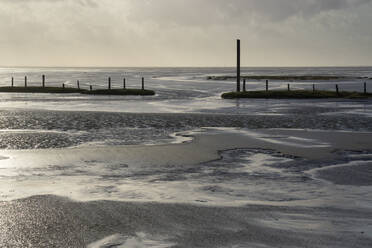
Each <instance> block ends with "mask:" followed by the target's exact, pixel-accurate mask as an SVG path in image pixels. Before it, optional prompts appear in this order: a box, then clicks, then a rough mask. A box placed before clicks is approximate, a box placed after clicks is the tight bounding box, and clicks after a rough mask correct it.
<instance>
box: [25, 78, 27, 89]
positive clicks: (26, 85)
mask: <svg viewBox="0 0 372 248" xmlns="http://www.w3.org/2000/svg"><path fill="white" fill-rule="evenodd" d="M25 88H27V76H25Z"/></svg>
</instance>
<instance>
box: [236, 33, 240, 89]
mask: <svg viewBox="0 0 372 248" xmlns="http://www.w3.org/2000/svg"><path fill="white" fill-rule="evenodd" d="M236 91H237V92H240V40H239V39H238V40H237V61H236Z"/></svg>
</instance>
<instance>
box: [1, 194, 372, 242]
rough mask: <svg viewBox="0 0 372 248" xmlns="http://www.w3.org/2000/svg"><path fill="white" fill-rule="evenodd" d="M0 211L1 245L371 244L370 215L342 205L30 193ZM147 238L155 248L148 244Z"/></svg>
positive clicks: (5, 203) (5, 205) (2, 207)
mask: <svg viewBox="0 0 372 248" xmlns="http://www.w3.org/2000/svg"><path fill="white" fill-rule="evenodd" d="M0 213H1V214H0V216H1V218H0V229H1V232H0V242H1V243H2V245H3V246H5V247H66V248H67V247H69V248H72V247H79V248H80V247H85V246H86V245H89V244H90V246H89V247H119V245H123V246H120V247H233V246H234V245H236V246H235V247H370V246H371V245H372V237H371V236H368V235H367V234H366V232H367V228H370V225H371V221H370V220H371V218H372V213H371V212H367V211H363V210H355V211H348V210H344V209H342V208H306V207H271V206H259V205H251V206H242V207H206V206H197V205H185V204H161V203H128V202H113V201H94V202H85V203H82V202H74V201H71V200H68V199H66V198H61V197H56V196H34V197H31V198H27V199H22V200H17V201H13V202H3V203H1V204H0ZM369 235H370V233H369ZM107 237H108V238H107ZM104 238H106V239H105V240H102V239H104ZM100 240H101V241H100ZM123 240H127V242H126V243H125V242H124V243H122V241H123ZM97 241H98V242H97ZM150 242H151V244H153V246H147V245H146V244H149V243H150ZM131 245H136V246H131Z"/></svg>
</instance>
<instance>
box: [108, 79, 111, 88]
mask: <svg viewBox="0 0 372 248" xmlns="http://www.w3.org/2000/svg"><path fill="white" fill-rule="evenodd" d="M108 89H109V90H111V77H109V78H108Z"/></svg>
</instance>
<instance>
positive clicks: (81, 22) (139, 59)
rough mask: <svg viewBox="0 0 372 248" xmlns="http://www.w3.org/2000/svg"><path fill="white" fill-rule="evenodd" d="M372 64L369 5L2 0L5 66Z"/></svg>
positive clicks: (294, 0) (315, 0)
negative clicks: (239, 58) (238, 48)
mask: <svg viewBox="0 0 372 248" xmlns="http://www.w3.org/2000/svg"><path fill="white" fill-rule="evenodd" d="M237 38H240V39H241V40H242V64H243V65H246V66H333V65H336V66H337V65H341V66H342V65H344V66H348V65H372V0H0V65H2V66H23V65H26V66H233V65H235V58H236V54H235V49H236V48H235V40H236V39H237Z"/></svg>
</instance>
